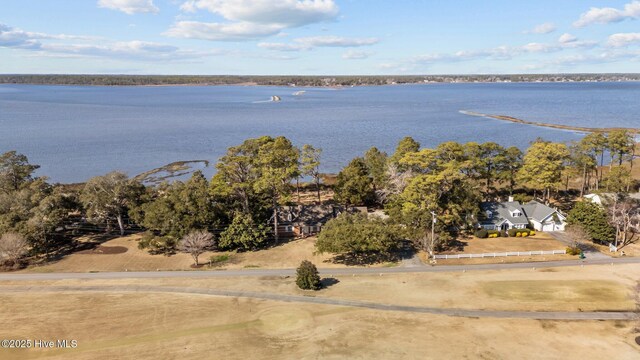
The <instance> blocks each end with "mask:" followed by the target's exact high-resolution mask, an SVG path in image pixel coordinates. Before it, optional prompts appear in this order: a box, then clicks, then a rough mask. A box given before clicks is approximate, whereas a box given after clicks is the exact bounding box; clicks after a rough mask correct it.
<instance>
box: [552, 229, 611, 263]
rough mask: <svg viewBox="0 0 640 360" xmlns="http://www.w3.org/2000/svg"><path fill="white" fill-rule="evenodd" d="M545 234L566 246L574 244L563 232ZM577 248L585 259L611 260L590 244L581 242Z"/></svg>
mask: <svg viewBox="0 0 640 360" xmlns="http://www.w3.org/2000/svg"><path fill="white" fill-rule="evenodd" d="M547 234H549V235H551V236H552V237H553V238H554V239H556V240H558V241H560V242H561V243H563V244H564V245H566V246H573V244H574V242H575V241H574V240H573V238H572V237H571V236H570V235H569V234H567V233H566V232H563V231H552V232H548V233H547ZM578 247H579V248H580V249H582V252H583V253H584V256H585V258H586V259H611V256H607V255H606V254H603V253H601V252H600V251H598V250H597V249H596V248H595V247H593V246H592V245H591V244H588V243H582V242H581V243H578Z"/></svg>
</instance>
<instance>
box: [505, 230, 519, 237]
mask: <svg viewBox="0 0 640 360" xmlns="http://www.w3.org/2000/svg"><path fill="white" fill-rule="evenodd" d="M507 233H508V234H509V236H511V237H515V236H516V234H517V233H518V229H509V231H508V232H507Z"/></svg>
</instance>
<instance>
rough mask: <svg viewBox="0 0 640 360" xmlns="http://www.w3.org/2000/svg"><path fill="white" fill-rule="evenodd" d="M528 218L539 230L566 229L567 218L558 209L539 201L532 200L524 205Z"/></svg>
mask: <svg viewBox="0 0 640 360" xmlns="http://www.w3.org/2000/svg"><path fill="white" fill-rule="evenodd" d="M522 208H523V209H524V211H525V213H526V214H527V219H529V222H531V225H533V228H534V229H536V230H537V231H564V227H565V225H566V224H567V218H566V217H565V216H564V215H562V214H561V213H560V212H559V211H558V210H557V209H553V208H550V207H548V206H547V205H544V204H541V203H539V202H537V201H530V202H528V203H526V204H524V205H522Z"/></svg>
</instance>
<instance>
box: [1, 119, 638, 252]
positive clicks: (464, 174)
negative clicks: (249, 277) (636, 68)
mask: <svg viewBox="0 0 640 360" xmlns="http://www.w3.org/2000/svg"><path fill="white" fill-rule="evenodd" d="M634 156H635V142H634V138H633V136H632V135H631V134H629V133H627V132H625V131H622V130H621V131H611V132H609V133H593V134H589V135H587V136H585V137H584V138H583V139H582V140H580V141H578V142H575V143H572V144H570V145H566V144H562V143H553V142H548V141H544V140H542V139H538V140H536V141H534V142H532V143H531V144H530V146H529V147H528V148H527V149H526V151H524V152H523V151H521V150H520V149H519V148H517V147H508V148H505V147H503V146H501V145H499V144H497V143H494V142H486V143H475V142H469V143H466V144H460V143H456V142H445V143H442V144H440V145H438V146H437V147H435V148H422V147H421V145H420V144H419V143H418V142H417V141H415V140H414V139H412V138H410V137H406V138H404V139H402V140H401V141H400V142H399V144H398V146H397V148H396V150H395V152H394V153H392V154H390V155H389V154H387V153H385V152H383V151H380V150H379V149H377V148H375V147H372V148H371V149H369V150H368V151H367V152H365V153H364V154H363V156H361V157H356V158H354V159H353V160H351V161H350V162H349V164H347V166H345V167H344V168H343V169H342V170H341V171H340V172H339V173H338V174H337V176H336V178H335V184H332V185H331V187H332V190H333V192H334V197H333V199H329V200H326V199H325V200H324V201H329V202H334V203H336V204H339V205H343V206H347V207H348V206H367V207H369V208H374V209H381V210H384V212H385V213H386V214H387V215H388V219H385V220H382V219H378V218H371V217H367V216H361V215H344V216H341V217H340V218H338V219H335V220H332V221H331V222H330V223H329V224H327V226H326V227H325V229H323V232H322V233H321V236H320V237H319V240H318V243H317V247H318V250H319V251H326V252H335V253H347V254H350V255H352V256H354V257H360V258H366V257H367V256H369V255H371V254H380V253H389V252H391V251H392V250H393V249H394V248H395V247H397V245H398V243H399V242H398V241H399V240H411V241H413V242H414V244H416V246H418V247H422V248H424V249H425V250H426V251H428V253H429V254H430V255H433V254H434V253H435V252H436V251H438V250H439V249H442V248H443V247H446V246H447V243H448V242H449V241H450V240H453V239H455V238H456V237H458V236H459V235H460V234H462V233H465V232H469V231H473V229H474V225H475V223H476V219H477V215H478V212H479V207H478V205H479V203H480V202H482V201H487V200H497V199H501V198H504V197H506V196H509V195H512V196H514V197H515V198H516V199H520V200H522V201H525V200H528V199H532V198H539V199H541V201H544V202H550V201H560V200H561V199H565V200H566V198H567V197H569V198H570V197H571V196H573V197H578V196H581V195H583V194H585V193H587V192H593V191H602V192H611V193H627V192H630V191H635V190H636V189H637V179H634V178H633V176H632V173H633V170H634V169H633V158H634ZM321 157H322V150H321V149H319V148H316V147H314V146H312V145H304V146H302V147H301V148H298V147H296V146H294V145H293V144H292V142H291V141H290V140H289V139H287V138H285V137H270V136H264V137H260V138H254V139H248V140H246V141H244V142H243V143H242V144H239V145H237V146H233V147H231V148H229V149H228V150H227V152H226V154H225V155H224V156H222V157H221V158H220V159H219V161H218V163H217V164H216V169H217V172H216V174H215V175H214V176H213V178H211V179H210V180H209V179H207V178H205V177H204V175H203V174H202V173H201V172H195V173H194V174H193V175H192V176H191V178H190V179H188V180H186V181H174V182H172V183H162V184H159V185H154V186H150V185H149V186H145V185H143V184H142V183H140V182H139V181H137V180H135V179H131V178H129V177H128V176H127V175H125V174H123V173H121V172H111V173H109V174H106V175H103V176H97V177H94V178H92V179H90V180H89V181H87V182H86V183H85V184H83V185H80V186H71V185H60V184H58V185H52V184H50V183H49V182H48V181H47V179H46V178H45V177H36V176H34V173H35V171H36V170H37V169H38V168H39V167H38V166H37V165H33V164H30V163H29V161H28V159H27V157H26V156H25V155H22V154H18V153H16V152H15V151H10V152H7V153H5V154H3V155H1V156H0V234H4V235H3V238H2V239H3V240H2V241H0V243H2V244H9V243H10V244H13V245H11V246H9V245H6V246H5V245H2V244H0V253H2V254H5V255H3V256H5V257H6V256H7V255H6V254H9V253H11V254H19V255H11V257H12V259H9V260H6V261H8V262H17V261H18V258H20V257H22V256H23V255H31V256H32V257H35V258H39V257H45V258H46V257H47V256H51V255H52V254H56V253H59V252H61V251H66V250H70V249H72V248H73V241H72V240H73V238H74V236H75V235H77V234H78V233H79V232H81V231H84V230H87V229H88V228H89V227H90V226H98V228H96V229H100V231H104V230H106V231H117V232H119V233H120V234H124V233H125V231H126V230H127V229H131V228H132V226H135V228H136V229H139V230H140V231H144V236H143V237H142V240H140V243H139V246H140V247H141V248H146V249H148V250H149V251H150V252H152V253H164V254H167V253H172V252H174V251H177V250H182V251H185V252H189V253H191V254H192V255H194V260H195V261H196V262H197V256H198V254H199V253H201V252H202V251H204V250H203V249H206V248H211V247H213V246H215V247H216V248H218V249H225V250H240V251H251V250H255V249H259V248H263V247H265V246H269V245H271V244H273V243H277V242H279V241H280V240H281V239H280V234H279V233H278V231H279V230H278V226H277V225H278V224H277V221H278V220H277V219H278V216H277V214H276V212H277V209H278V208H279V206H282V205H292V204H298V203H300V187H301V184H300V179H302V178H306V179H311V183H310V184H305V189H306V190H307V191H309V190H311V191H312V192H313V193H314V196H315V197H317V202H318V203H320V202H322V201H323V199H322V198H321V197H320V187H321V175H322V174H321V172H320V169H321ZM619 204H626V205H624V206H627V207H629V208H637V207H636V206H635V205H633V204H630V203H629V202H628V201H626V200H624V201H622V200H621V201H620V202H619ZM636 205H637V204H636ZM624 206H623V205H618V207H619V208H618V210H616V211H609V214H608V215H607V216H606V219H605V222H606V223H607V224H608V226H610V229H614V230H613V234H614V235H613V236H614V237H615V239H621V241H623V242H625V243H628V242H629V241H630V240H629V239H635V237H636V236H637V235H636V233H635V232H634V231H635V230H634V229H635V227H634V225H633V222H631V223H629V224H631V225H629V224H627V225H624V224H623V222H622V220H620V219H622V218H628V216H629V213H628V212H624V211H622V210H621V209H622V208H624ZM567 210H568V208H567ZM574 218H576V219H577V218H578V217H574ZM612 218H613V219H616V220H611V219H612ZM576 221H577V220H576ZM582 221H586V220H584V219H582ZM92 224H93V225H92ZM615 224H617V225H615ZM596 233H598V232H597V231H592V232H590V233H589V234H588V235H589V236H590V237H591V239H595V240H600V241H606V240H609V239H611V237H610V236H609V237H606V236H604V237H602V236H600V235H597V236H596V235H595V234H596ZM630 234H631V235H630ZM598 237H600V238H598ZM5 238H7V240H5ZM1 246H4V248H11V247H12V246H13V248H20V249H22V250H20V251H9V250H6V249H5V250H3V248H2V247H1Z"/></svg>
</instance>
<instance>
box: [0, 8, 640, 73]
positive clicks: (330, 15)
mask: <svg viewBox="0 0 640 360" xmlns="http://www.w3.org/2000/svg"><path fill="white" fill-rule="evenodd" d="M555 72H567V73H576V72H577V73H579V72H640V0H622V1H595V0H594V1H591V0H561V1H558V0H554V1H547V0H538V1H513V0H510V1H503V0H486V1H477V0H457V1H430V0H395V1H391V0H385V1H383V0H46V1H44V0H2V4H1V6H0V73H98V74H102V73H105V74H109V73H115V74H256V75H262V74H264V75H269V74H301V75H325V74H335V75H342V74H344V75H349V74H374V75H375V74H486V73H555Z"/></svg>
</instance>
